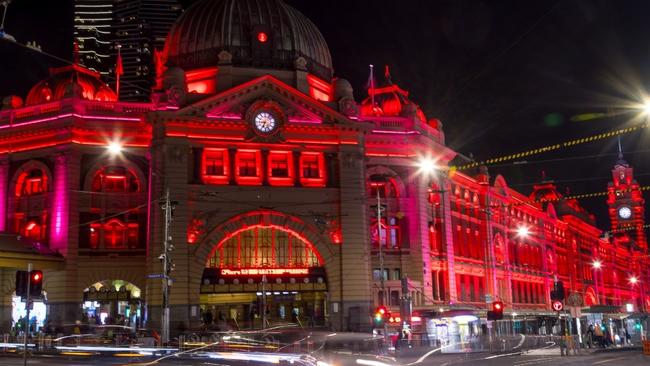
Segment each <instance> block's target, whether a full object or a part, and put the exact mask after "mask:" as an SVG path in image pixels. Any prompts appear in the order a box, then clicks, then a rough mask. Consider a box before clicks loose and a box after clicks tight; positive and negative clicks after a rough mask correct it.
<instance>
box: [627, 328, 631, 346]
mask: <svg viewBox="0 0 650 366" xmlns="http://www.w3.org/2000/svg"><path fill="white" fill-rule="evenodd" d="M625 343H627V344H628V345H631V344H632V337H631V336H630V333H629V332H628V331H627V328H625Z"/></svg>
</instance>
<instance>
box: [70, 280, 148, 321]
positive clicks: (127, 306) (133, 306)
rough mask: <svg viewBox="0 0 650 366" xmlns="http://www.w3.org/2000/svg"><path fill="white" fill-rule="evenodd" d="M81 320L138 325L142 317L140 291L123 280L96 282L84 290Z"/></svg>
mask: <svg viewBox="0 0 650 366" xmlns="http://www.w3.org/2000/svg"><path fill="white" fill-rule="evenodd" d="M83 295H84V296H83V297H84V302H83V305H82V307H83V314H82V315H83V317H84V319H82V321H83V322H84V323H86V322H87V323H89V324H96V325H100V324H112V325H125V326H130V327H133V328H134V329H135V328H137V327H139V326H140V325H141V323H142V319H143V316H144V314H143V304H142V302H141V295H142V291H141V290H140V288H139V287H137V286H135V285H134V284H132V283H130V282H127V281H123V280H105V281H100V282H96V283H94V284H92V285H90V286H89V287H87V288H86V289H85V290H84V293H83Z"/></svg>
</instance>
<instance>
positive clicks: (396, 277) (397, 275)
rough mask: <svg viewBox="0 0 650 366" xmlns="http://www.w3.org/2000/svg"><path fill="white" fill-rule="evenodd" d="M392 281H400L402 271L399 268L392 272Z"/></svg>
mask: <svg viewBox="0 0 650 366" xmlns="http://www.w3.org/2000/svg"><path fill="white" fill-rule="evenodd" d="M392 279H393V281H399V280H401V279H402V271H401V270H400V269H399V268H395V269H394V270H393V278H392Z"/></svg>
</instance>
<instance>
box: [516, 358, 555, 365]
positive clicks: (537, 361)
mask: <svg viewBox="0 0 650 366" xmlns="http://www.w3.org/2000/svg"><path fill="white" fill-rule="evenodd" d="M555 360H557V357H546V358H536V359H533V360H527V361H524V362H517V363H515V364H514V366H524V365H534V364H539V363H544V362H551V361H555Z"/></svg>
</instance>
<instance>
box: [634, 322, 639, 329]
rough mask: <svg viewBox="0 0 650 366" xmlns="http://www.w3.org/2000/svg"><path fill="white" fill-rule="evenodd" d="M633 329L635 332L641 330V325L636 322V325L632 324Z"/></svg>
mask: <svg viewBox="0 0 650 366" xmlns="http://www.w3.org/2000/svg"><path fill="white" fill-rule="evenodd" d="M634 329H636V330H641V323H640V322H636V323H635V324H634Z"/></svg>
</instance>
